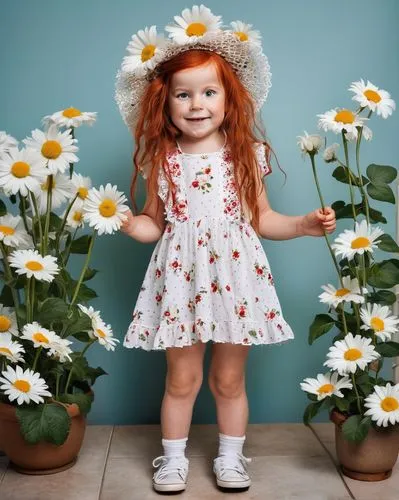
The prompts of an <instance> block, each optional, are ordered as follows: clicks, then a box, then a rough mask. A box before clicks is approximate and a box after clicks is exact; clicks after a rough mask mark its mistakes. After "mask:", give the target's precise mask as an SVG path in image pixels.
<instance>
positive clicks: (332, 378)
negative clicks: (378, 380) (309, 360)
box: [300, 372, 353, 401]
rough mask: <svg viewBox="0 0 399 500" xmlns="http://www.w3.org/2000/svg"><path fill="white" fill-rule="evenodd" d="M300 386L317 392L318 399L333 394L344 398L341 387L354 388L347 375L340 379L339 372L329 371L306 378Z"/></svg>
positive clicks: (307, 390)
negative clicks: (315, 376)
mask: <svg viewBox="0 0 399 500" xmlns="http://www.w3.org/2000/svg"><path fill="white" fill-rule="evenodd" d="M300 386H301V389H302V390H303V391H305V392H309V393H310V394H316V396H317V400H318V401H320V400H321V399H324V398H326V397H329V396H332V395H334V396H338V397H339V398H343V397H344V395H343V394H342V392H341V389H352V387H353V386H352V383H351V382H350V381H349V377H347V376H345V377H342V378H340V379H339V380H338V373H337V372H334V373H331V372H327V373H325V374H324V375H323V374H322V373H319V374H318V375H317V378H305V379H304V381H303V382H301V383H300Z"/></svg>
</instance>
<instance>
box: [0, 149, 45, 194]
mask: <svg viewBox="0 0 399 500" xmlns="http://www.w3.org/2000/svg"><path fill="white" fill-rule="evenodd" d="M47 175H48V171H47V169H46V162H45V161H44V160H43V158H41V156H40V155H39V154H38V153H37V152H36V151H32V150H30V149H21V150H19V149H18V148H11V149H10V150H9V152H8V154H7V155H5V156H3V157H0V187H2V188H3V189H4V192H5V193H6V194H7V196H10V195H11V194H17V193H18V192H19V193H20V194H21V195H22V196H28V193H29V191H32V192H33V193H35V192H36V191H38V190H39V189H40V184H41V182H43V180H44V179H45V178H46V176H47Z"/></svg>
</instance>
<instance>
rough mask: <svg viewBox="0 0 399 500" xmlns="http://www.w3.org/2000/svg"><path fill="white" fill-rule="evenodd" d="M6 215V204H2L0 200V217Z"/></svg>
mask: <svg viewBox="0 0 399 500" xmlns="http://www.w3.org/2000/svg"><path fill="white" fill-rule="evenodd" d="M6 213H7V208H6V204H5V203H4V201H3V200H0V217H3V215H6Z"/></svg>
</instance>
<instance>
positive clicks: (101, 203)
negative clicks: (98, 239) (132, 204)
mask: <svg viewBox="0 0 399 500" xmlns="http://www.w3.org/2000/svg"><path fill="white" fill-rule="evenodd" d="M125 201H127V200H126V196H125V195H124V194H123V193H122V192H120V191H117V189H116V186H111V184H110V183H108V184H107V185H106V186H105V188H104V187H103V186H100V189H99V190H97V189H96V188H92V189H90V191H89V194H88V196H87V198H86V201H85V204H84V206H83V220H84V221H85V222H88V224H89V226H90V227H94V228H95V229H96V230H97V231H98V234H99V235H100V236H101V235H102V234H103V233H108V234H113V233H114V231H118V230H119V228H120V227H121V225H122V221H123V220H124V219H126V216H125V215H124V214H123V212H126V211H128V210H129V207H128V206H127V205H122V203H124V202H125Z"/></svg>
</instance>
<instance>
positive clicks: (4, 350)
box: [0, 347, 12, 355]
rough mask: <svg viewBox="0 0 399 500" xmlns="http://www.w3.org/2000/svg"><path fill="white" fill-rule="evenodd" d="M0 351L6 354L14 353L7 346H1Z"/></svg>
mask: <svg viewBox="0 0 399 500" xmlns="http://www.w3.org/2000/svg"><path fill="white" fill-rule="evenodd" d="M0 352H4V353H6V354H10V355H11V354H12V352H11V351H10V349H8V348H7V347H0Z"/></svg>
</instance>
